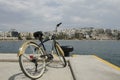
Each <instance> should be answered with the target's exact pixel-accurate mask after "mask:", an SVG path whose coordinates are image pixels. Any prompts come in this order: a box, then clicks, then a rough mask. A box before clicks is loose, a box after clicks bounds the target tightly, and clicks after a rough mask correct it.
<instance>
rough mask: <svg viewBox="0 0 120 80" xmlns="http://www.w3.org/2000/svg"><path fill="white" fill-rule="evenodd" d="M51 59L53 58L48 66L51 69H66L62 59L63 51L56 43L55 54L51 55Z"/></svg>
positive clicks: (64, 61)
mask: <svg viewBox="0 0 120 80" xmlns="http://www.w3.org/2000/svg"><path fill="white" fill-rule="evenodd" d="M53 57H54V59H53V62H52V63H51V64H50V65H51V66H52V67H55V68H63V67H66V65H67V62H66V59H65V57H64V51H63V50H62V48H61V47H60V45H59V44H58V43H57V42H56V43H55V53H53Z"/></svg>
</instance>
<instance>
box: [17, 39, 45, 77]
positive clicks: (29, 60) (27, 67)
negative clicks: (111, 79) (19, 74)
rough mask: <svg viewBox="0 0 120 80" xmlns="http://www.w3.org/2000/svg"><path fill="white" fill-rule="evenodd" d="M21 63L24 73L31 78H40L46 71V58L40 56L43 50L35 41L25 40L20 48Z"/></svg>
mask: <svg viewBox="0 0 120 80" xmlns="http://www.w3.org/2000/svg"><path fill="white" fill-rule="evenodd" d="M19 54H20V55H19V64H20V68H21V70H22V71H23V73H24V74H25V75H26V76H27V77H29V78H31V79H37V78H40V77H41V76H42V75H43V73H44V71H45V59H44V58H41V57H40V56H41V55H43V54H44V53H43V51H42V50H41V49H40V47H39V46H38V45H37V44H36V43H35V42H33V41H27V42H25V43H24V44H23V45H22V46H21V48H20V50H19Z"/></svg>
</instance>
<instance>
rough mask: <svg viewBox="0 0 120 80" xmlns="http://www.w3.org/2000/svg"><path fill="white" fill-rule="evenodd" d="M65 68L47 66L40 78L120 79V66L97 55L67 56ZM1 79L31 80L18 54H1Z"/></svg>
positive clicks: (43, 79)
mask: <svg viewBox="0 0 120 80" xmlns="http://www.w3.org/2000/svg"><path fill="white" fill-rule="evenodd" d="M66 59H67V61H68V65H67V67H65V68H51V67H48V66H47V67H46V71H45V73H44V74H43V76H42V77H41V78H39V79H38V80H119V79H120V67H118V66H115V65H113V64H111V63H109V62H107V61H105V60H103V59H101V58H99V57H97V56H95V55H73V56H72V57H66ZM0 65H1V66H0V70H1V72H2V73H0V78H1V80H31V79H29V78H27V77H26V76H25V75H24V74H23V73H22V71H21V70H20V67H19V63H18V56H17V54H11V53H9V54H2V53H1V54H0Z"/></svg>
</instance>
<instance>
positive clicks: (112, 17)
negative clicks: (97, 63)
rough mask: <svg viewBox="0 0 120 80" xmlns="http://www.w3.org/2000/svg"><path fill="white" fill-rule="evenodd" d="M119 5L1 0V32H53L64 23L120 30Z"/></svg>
mask: <svg viewBox="0 0 120 80" xmlns="http://www.w3.org/2000/svg"><path fill="white" fill-rule="evenodd" d="M119 4H120V1H119V0H100V1H97V0H70V1H68V0H12V1H11V0H0V29H1V30H7V28H16V29H18V30H20V31H22V30H23V29H24V30H23V31H33V29H34V30H37V28H38V29H43V30H53V29H54V26H55V25H56V24H57V23H58V22H61V21H62V22H63V26H66V25H78V26H77V27H80V25H82V26H88V27H89V26H95V27H97V26H100V27H102V26H103V28H105V27H108V28H112V27H114V26H115V27H116V28H119V26H120V23H119V21H120V17H119V13H120V5H119ZM13 26H14V27H13ZM15 26H16V27H15ZM43 26H44V27H43ZM20 27H22V28H20ZM24 27H25V28H24ZM66 27H67V26H66ZM72 27H74V26H72Z"/></svg>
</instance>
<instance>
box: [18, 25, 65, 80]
mask: <svg viewBox="0 0 120 80" xmlns="http://www.w3.org/2000/svg"><path fill="white" fill-rule="evenodd" d="M61 24H62V23H59V24H57V25H56V30H55V34H53V35H52V36H51V38H50V37H49V38H45V39H43V33H42V32H41V31H37V32H35V33H34V37H35V39H38V40H39V41H40V43H39V44H38V43H37V42H34V41H32V40H31V41H26V42H25V43H23V45H22V46H21V47H20V49H19V52H18V56H19V65H20V68H21V70H22V72H23V73H24V74H25V75H26V76H27V77H29V78H31V79H38V78H40V77H41V76H42V75H43V74H44V72H45V69H46V66H52V67H58V68H63V67H66V65H67V62H66V59H65V57H64V51H63V50H62V48H61V47H60V45H59V43H58V42H57V41H56V32H57V28H58V27H59V26H60V25H61ZM49 40H52V49H51V53H47V51H46V47H45V45H44V43H45V42H47V41H49Z"/></svg>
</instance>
